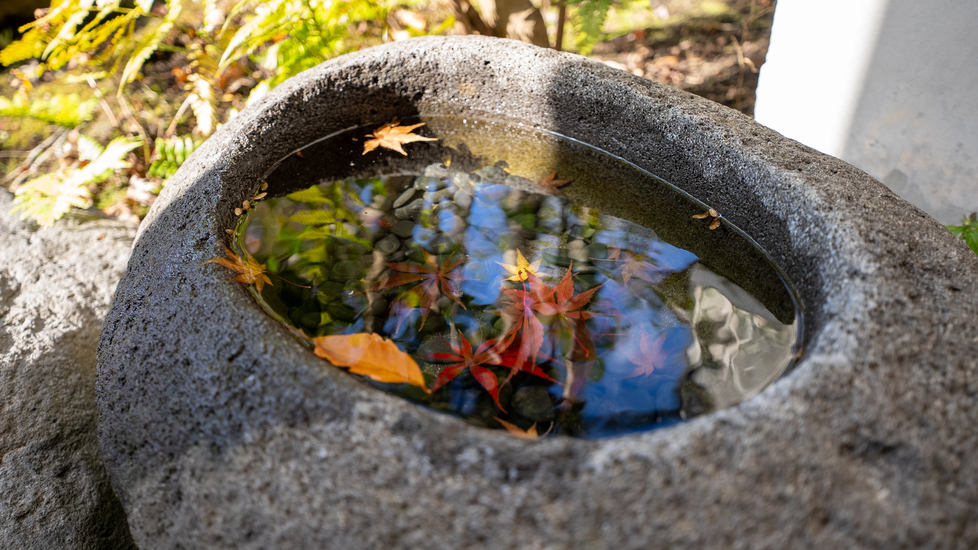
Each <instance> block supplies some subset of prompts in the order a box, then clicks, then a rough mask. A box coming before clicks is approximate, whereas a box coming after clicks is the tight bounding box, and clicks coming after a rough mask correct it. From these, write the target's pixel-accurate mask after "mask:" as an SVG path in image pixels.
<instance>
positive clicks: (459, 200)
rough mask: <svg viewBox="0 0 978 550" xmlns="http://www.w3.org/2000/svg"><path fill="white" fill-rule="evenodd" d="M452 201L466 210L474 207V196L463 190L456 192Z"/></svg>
mask: <svg viewBox="0 0 978 550" xmlns="http://www.w3.org/2000/svg"><path fill="white" fill-rule="evenodd" d="M452 200H453V201H455V204H456V205H458V206H459V207H461V208H463V209H465V210H468V209H469V207H470V206H472V195H471V194H470V193H468V192H466V191H463V190H462V189H459V190H458V191H456V192H455V194H454V195H453V196H452Z"/></svg>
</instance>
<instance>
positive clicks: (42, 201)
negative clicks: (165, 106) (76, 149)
mask: <svg viewBox="0 0 978 550" xmlns="http://www.w3.org/2000/svg"><path fill="white" fill-rule="evenodd" d="M139 145H140V143H139V142H138V141H135V142H132V141H129V140H127V139H126V138H116V139H114V140H112V141H111V142H110V143H109V144H108V145H107V146H106V147H105V149H104V150H102V152H101V154H100V155H99V156H98V158H96V159H95V160H94V161H92V162H90V163H88V164H87V165H85V166H84V167H82V168H66V169H64V170H59V171H57V172H53V173H50V174H44V175H43V176H40V177H38V178H35V179H33V180H30V181H28V182H26V183H24V184H23V185H21V186H20V187H19V188H17V192H16V193H15V194H14V207H13V208H12V209H11V212H15V211H19V212H22V215H21V219H25V218H28V217H31V218H34V219H35V220H37V222H38V223H39V224H41V225H44V226H50V225H52V224H54V222H55V221H57V220H58V219H59V218H61V217H62V216H64V215H65V213H66V212H68V210H70V209H71V208H87V207H89V206H91V204H92V193H91V191H89V190H88V185H89V184H92V183H98V182H101V181H103V180H105V179H106V178H107V177H109V176H110V175H112V174H113V173H114V172H115V171H116V170H121V169H123V168H128V167H129V163H128V162H127V161H126V160H125V157H126V155H127V154H128V153H129V151H132V150H133V149H135V148H136V147H138V146H139ZM96 147H97V145H96Z"/></svg>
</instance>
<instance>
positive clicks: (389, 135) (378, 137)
mask: <svg viewBox="0 0 978 550" xmlns="http://www.w3.org/2000/svg"><path fill="white" fill-rule="evenodd" d="M399 124H400V121H398V120H397V118H396V117H395V118H394V120H392V121H390V122H388V123H387V124H384V125H383V126H381V127H380V128H377V129H376V130H374V133H372V134H367V137H372V138H374V139H371V140H368V141H367V142H365V143H364V144H363V154H364V155H366V154H367V153H369V152H370V151H373V150H374V149H376V148H377V147H384V148H387V149H390V150H392V151H397V152H398V153H400V154H402V155H404V156H407V153H406V152H404V149H402V148H401V146H402V145H404V144H406V143H411V142H413V141H438V139H437V138H426V137H423V136H419V135H417V134H412V133H411V130H414V129H415V128H419V127H421V126H424V125H425V123H424V122H422V123H420V124H414V125H412V126H398V125H399Z"/></svg>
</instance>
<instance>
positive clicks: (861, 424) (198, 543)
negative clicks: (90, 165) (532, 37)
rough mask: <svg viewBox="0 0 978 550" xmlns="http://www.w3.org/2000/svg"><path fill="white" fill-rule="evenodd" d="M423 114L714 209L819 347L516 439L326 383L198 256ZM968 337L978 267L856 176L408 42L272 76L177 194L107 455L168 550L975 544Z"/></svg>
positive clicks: (746, 130)
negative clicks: (685, 410) (675, 410)
mask: <svg viewBox="0 0 978 550" xmlns="http://www.w3.org/2000/svg"><path fill="white" fill-rule="evenodd" d="M417 112H420V113H421V114H422V115H424V114H426V113H454V114H458V115H462V116H471V117H475V116H484V117H487V118H499V117H507V118H510V119H514V120H519V121H522V122H523V123H525V124H530V125H540V126H542V127H546V128H549V129H552V130H555V131H557V132H559V133H561V134H565V135H570V136H573V137H576V138H578V139H581V140H583V141H585V142H589V143H592V144H594V145H597V146H599V147H601V148H604V149H606V150H608V151H610V152H612V153H614V154H616V155H619V156H621V157H624V158H626V159H628V160H631V161H632V162H634V163H635V164H638V165H639V166H642V167H644V168H646V169H648V170H650V171H651V172H653V173H655V174H657V175H659V176H661V177H663V178H665V179H666V180H668V181H671V182H673V183H675V184H676V185H678V186H679V187H681V188H683V189H685V190H687V191H689V192H690V193H692V194H693V195H694V196H697V197H699V198H701V199H703V200H704V201H706V202H707V203H709V204H710V205H711V206H714V207H715V208H716V209H718V210H719V211H720V212H721V213H723V214H724V215H725V216H726V218H727V219H728V220H729V221H731V222H733V223H735V224H736V225H738V226H739V227H741V228H743V229H744V230H745V231H747V233H749V234H750V235H751V236H753V237H754V239H755V240H757V241H758V242H759V243H760V244H761V245H762V246H763V247H765V248H766V249H767V250H768V251H769V252H770V253H771V255H772V256H773V258H774V259H775V260H776V261H777V262H778V263H779V264H780V265H781V266H782V267H783V268H784V270H785V271H786V272H787V273H788V275H789V276H790V277H791V278H792V279H793V280H794V281H795V283H796V284H797V286H798V289H799V291H800V293H801V297H802V299H803V301H804V303H805V305H806V308H807V309H806V336H805V342H806V351H805V354H804V357H803V358H802V360H801V361H800V362H799V364H798V365H797V367H796V368H795V370H794V371H793V372H792V373H790V374H789V375H788V376H786V377H785V378H783V379H782V380H780V381H779V382H777V383H776V384H774V385H772V386H771V387H769V388H768V389H767V390H765V391H764V392H762V393H761V394H760V395H758V396H757V397H755V398H753V399H751V400H749V401H747V402H744V403H742V404H741V405H739V406H737V407H734V408H730V409H726V410H723V411H720V412H718V413H716V414H712V415H707V416H702V417H698V418H696V419H694V420H692V421H690V422H687V423H684V424H682V425H678V426H675V427H672V428H668V429H662V430H657V431H654V432H648V433H644V434H639V435H634V436H628V437H620V438H614V439H606V440H598V441H585V440H570V439H565V438H550V439H546V440H543V441H535V442H534V441H525V440H519V439H516V438H511V437H508V436H506V435H505V434H502V433H494V432H489V431H485V430H480V429H478V428H475V427H472V426H469V425H466V424H464V423H463V422H461V421H459V420H456V419H453V418H450V417H447V416H443V415H438V414H435V413H433V412H430V411H428V410H425V409H422V408H419V407H416V406H414V405H411V404H408V403H406V402H403V401H401V400H398V399H396V398H394V397H391V396H388V395H386V394H383V393H380V392H378V391H374V390H372V389H370V388H368V387H366V386H365V385H363V384H360V383H358V382H356V381H354V380H353V379H352V378H350V377H349V376H347V375H346V374H344V373H343V372H341V371H339V370H338V369H331V368H329V367H327V366H325V365H324V364H323V363H321V362H320V361H319V360H318V359H316V358H315V357H314V356H313V355H312V354H311V353H310V352H309V351H307V350H305V349H304V348H302V347H301V346H299V345H298V344H297V343H296V342H295V341H294V340H292V339H290V338H289V337H288V335H287V333H286V332H285V330H284V329H283V328H282V327H280V326H278V325H277V324H276V323H275V322H274V321H273V320H272V319H270V318H268V317H266V316H265V315H263V314H262V313H261V310H260V309H259V307H258V306H257V305H256V304H255V302H254V301H253V300H252V298H251V296H250V295H249V294H248V292H247V291H246V289H245V288H243V287H242V286H240V285H237V284H236V283H231V282H228V279H230V276H231V274H230V273H229V272H228V271H227V270H225V269H221V268H219V267H218V266H215V265H213V264H208V265H206V266H201V262H203V261H205V260H207V259H209V258H212V257H215V256H218V255H219V254H220V253H221V249H220V247H219V243H220V242H223V241H224V239H225V238H226V235H225V233H224V229H225V228H227V227H231V221H232V218H233V209H234V207H235V205H237V204H239V203H240V202H241V201H242V200H243V199H244V198H245V197H246V196H248V194H249V193H250V192H251V191H252V190H253V189H254V188H255V186H256V185H257V184H258V182H259V181H260V178H261V176H262V174H264V173H265V171H266V170H268V169H269V168H270V167H271V166H272V165H273V164H274V163H275V162H276V161H277V160H278V159H280V158H282V157H284V156H285V155H287V154H289V153H290V152H291V151H293V150H295V149H297V148H298V147H300V146H302V145H303V144H305V143H308V142H310V141H312V140H313V139H316V138H318V137H320V136H322V135H326V134H328V133H330V132H334V131H336V130H337V129H342V128H348V127H350V126H351V125H365V126H367V127H371V125H373V127H375V126H376V124H378V123H380V122H381V121H385V120H389V119H390V118H392V117H393V116H394V115H398V116H400V118H401V119H402V120H403V119H405V118H407V117H408V116H410V115H411V114H414V113H417ZM611 185H612V184H609V189H608V190H607V192H608V193H618V194H621V193H625V194H628V195H629V196H630V197H634V200H635V201H641V200H643V197H644V196H645V195H644V193H645V191H644V190H643V189H615V188H613V187H611ZM271 191H272V192H275V191H276V190H274V189H272V190H271ZM278 191H282V190H278ZM975 319H978V256H975V255H974V254H973V253H972V252H971V251H969V250H968V249H967V247H965V246H964V244H963V243H962V242H961V241H957V240H955V239H954V238H953V237H952V236H951V235H950V234H949V233H948V232H947V231H946V230H945V229H944V228H943V227H942V226H940V225H939V224H938V223H937V222H936V221H934V220H933V219H931V218H929V217H928V216H926V215H925V214H923V213H922V212H921V211H920V210H918V209H916V208H915V207H913V206H911V205H910V204H908V203H907V202H905V201H903V200H901V199H899V198H898V197H896V196H895V195H893V194H892V193H891V192H890V191H889V190H887V189H886V188H885V187H884V186H883V185H881V184H880V183H879V182H877V181H875V180H873V179H872V178H870V177H869V176H867V175H866V174H864V173H862V172H860V171H858V170H856V169H854V168H852V167H851V166H849V165H847V164H845V163H843V162H841V161H839V160H837V159H834V158H831V157H827V156H824V155H822V154H819V153H817V152H815V151H813V150H811V149H808V148H806V147H804V146H801V145H799V144H798V143H796V142H793V141H790V140H788V139H785V138H783V137H782V136H780V135H778V134H776V133H774V132H772V131H770V130H768V129H766V128H764V127H762V126H759V125H757V124H755V123H754V122H753V121H752V120H750V119H749V118H747V117H744V116H742V115H740V114H739V113H736V112H734V111H732V110H729V109H726V108H724V107H721V106H718V105H716V104H713V103H710V102H708V101H705V100H702V99H700V98H696V97H693V96H691V95H689V94H686V93H683V92H679V91H676V90H673V89H669V88H665V87H662V86H659V85H657V84H655V83H653V82H650V81H647V80H643V79H640V78H637V77H633V76H632V75H629V74H625V73H622V72H618V71H615V70H613V69H609V68H606V67H604V66H602V65H600V64H598V63H594V62H590V61H588V60H586V59H584V58H581V57H577V56H573V55H568V54H561V53H556V52H552V51H547V50H541V49H538V48H534V47H532V46H528V45H525V44H520V43H513V42H509V41H502V40H493V39H485V38H478V37H468V38H452V39H445V38H424V39H415V40H409V41H405V42H398V43H395V44H391V45H387V46H383V47H380V48H376V49H371V50H364V51H362V52H359V53H356V54H353V55H350V56H346V57H343V58H339V59H336V60H333V61H330V62H327V63H325V64H323V65H320V66H319V67H317V68H315V69H312V70H310V71H308V72H305V73H303V74H301V75H299V76H297V77H296V78H294V79H292V80H290V81H289V82H287V83H286V84H283V85H282V86H280V87H279V88H278V89H276V90H275V91H274V92H273V93H272V94H271V95H269V96H268V97H266V98H265V99H264V100H263V101H262V102H260V103H259V104H257V105H255V106H253V107H252V108H249V109H247V110H245V111H243V112H242V113H241V114H240V115H239V116H238V117H237V118H235V119H234V120H233V121H232V122H231V123H229V124H227V125H225V126H224V127H223V128H222V129H221V130H219V131H218V132H217V133H216V134H215V136H214V137H212V138H211V139H210V140H208V141H207V142H206V143H205V144H204V145H203V146H202V147H201V148H200V149H198V150H197V151H196V152H195V153H194V154H193V155H192V156H191V158H190V159H189V160H188V162H187V163H186V164H184V166H183V167H182V168H181V169H180V172H179V173H178V174H177V176H176V177H175V178H174V179H173V180H171V183H170V184H169V185H168V186H167V188H166V190H165V191H164V192H163V195H162V196H161V197H160V200H158V201H157V203H156V204H155V205H154V206H153V208H152V211H151V213H150V215H149V217H148V218H147V219H146V221H145V222H144V223H143V225H142V226H141V228H140V234H139V236H138V237H137V242H136V245H135V247H134V251H133V255H132V258H131V260H130V264H129V268H128V271H127V274H126V276H125V277H124V279H123V280H122V282H121V283H120V285H119V290H118V291H117V295H116V299H115V302H114V304H113V308H112V310H111V312H110V314H109V315H108V317H107V318H106V323H105V328H104V330H103V333H102V337H101V341H100V345H99V365H100V368H99V377H98V386H97V391H96V394H97V400H98V403H99V408H100V409H99V410H100V414H101V416H100V423H99V443H100V445H101V447H102V450H103V453H104V457H105V460H106V468H107V470H108V472H109V475H110V477H111V479H112V483H113V486H114V487H115V489H116V492H117V493H118V494H119V496H120V499H121V501H122V504H123V507H124V508H125V510H126V512H127V514H128V517H129V523H130V526H131V528H132V530H133V536H134V538H135V539H136V542H137V544H140V545H145V546H146V547H153V548H267V547H280V548H282V547H294V548H299V547H324V548H391V549H394V548H420V547H424V548H446V549H448V548H614V549H616V550H625V549H631V548H635V549H646V548H752V549H758V548H962V549H964V548H973V547H975V546H976V545H978V521H975V520H976V505H978V460H975V459H974V456H975V452H976V450H978V404H976V395H978V330H976V329H975Z"/></svg>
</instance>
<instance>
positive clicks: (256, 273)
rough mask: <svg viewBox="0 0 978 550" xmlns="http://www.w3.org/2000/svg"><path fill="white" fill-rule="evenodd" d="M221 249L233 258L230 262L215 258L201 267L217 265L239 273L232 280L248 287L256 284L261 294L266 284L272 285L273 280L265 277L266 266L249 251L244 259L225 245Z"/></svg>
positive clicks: (225, 259)
mask: <svg viewBox="0 0 978 550" xmlns="http://www.w3.org/2000/svg"><path fill="white" fill-rule="evenodd" d="M221 247H222V248H224V252H226V253H227V255H228V258H231V259H230V260H228V259H227V258H214V259H212V260H207V261H206V262H204V263H203V264H200V265H204V264H217V265H220V266H223V267H226V268H228V269H232V270H234V271H237V272H238V273H240V275H238V276H237V277H235V278H233V279H231V280H232V281H235V282H238V283H244V284H246V285H250V284H254V285H255V288H257V289H258V292H259V293H260V292H261V289H262V288H264V286H265V283H268V284H270V285H271V284H272V280H271V279H269V278H268V275H265V264H259V263H258V260H255V258H254V256H252V255H251V254H249V253H248V251H247V250H245V251H244V253H245V257H244V258H242V257H241V256H238V255H237V254H235V253H234V251H232V250H231V249H230V248H228V247H226V246H224V245H223V244H222V245H221Z"/></svg>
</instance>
